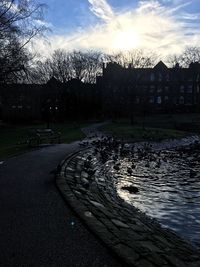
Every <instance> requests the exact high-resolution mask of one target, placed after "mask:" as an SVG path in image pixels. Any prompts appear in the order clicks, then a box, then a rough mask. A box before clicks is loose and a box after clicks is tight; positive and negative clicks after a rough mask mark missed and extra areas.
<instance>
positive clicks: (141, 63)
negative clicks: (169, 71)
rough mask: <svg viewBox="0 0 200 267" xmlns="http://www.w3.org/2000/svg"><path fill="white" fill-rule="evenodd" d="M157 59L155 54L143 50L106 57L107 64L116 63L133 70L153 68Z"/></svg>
mask: <svg viewBox="0 0 200 267" xmlns="http://www.w3.org/2000/svg"><path fill="white" fill-rule="evenodd" d="M158 58H159V56H158V55H157V54H156V53H155V52H153V51H150V50H143V49H134V50H131V51H126V52H120V53H117V54H111V55H107V61H108V62H116V63H118V64H119V65H121V66H123V67H128V66H129V65H131V66H132V67H134V68H148V67H153V66H154V65H155V63H156V62H157V61H158Z"/></svg>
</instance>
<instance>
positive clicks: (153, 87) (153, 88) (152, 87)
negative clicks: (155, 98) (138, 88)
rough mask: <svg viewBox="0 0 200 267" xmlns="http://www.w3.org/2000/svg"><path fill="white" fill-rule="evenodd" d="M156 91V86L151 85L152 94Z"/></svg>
mask: <svg viewBox="0 0 200 267" xmlns="http://www.w3.org/2000/svg"><path fill="white" fill-rule="evenodd" d="M154 90H155V86H154V85H151V86H150V93H153V92H154Z"/></svg>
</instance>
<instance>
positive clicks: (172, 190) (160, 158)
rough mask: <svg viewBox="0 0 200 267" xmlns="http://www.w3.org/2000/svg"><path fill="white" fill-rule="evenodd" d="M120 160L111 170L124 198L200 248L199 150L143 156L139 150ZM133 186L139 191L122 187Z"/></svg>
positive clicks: (151, 153)
mask: <svg viewBox="0 0 200 267" xmlns="http://www.w3.org/2000/svg"><path fill="white" fill-rule="evenodd" d="M119 163H120V170H118V171H116V170H114V169H113V168H110V171H111V172H112V175H114V177H115V179H114V181H115V186H116V188H117V191H118V194H119V195H120V197H121V198H123V199H125V200H126V201H127V202H129V203H130V204H132V205H134V206H135V207H137V208H139V209H140V210H142V211H143V212H145V213H147V214H148V215H150V216H151V217H154V218H156V219H157V220H158V221H159V222H160V223H161V224H162V225H163V226H165V227H168V228H171V229H173V230H174V231H176V232H177V233H179V234H180V235H182V237H184V238H186V239H188V240H190V241H191V242H192V243H193V244H194V245H196V246H198V247H200V164H199V163H200V158H199V151H191V150H189V149H188V150H187V149H186V150H183V151H182V150H177V151H175V150H174V151H170V150H168V151H167V150H166V151H162V152H155V151H154V152H149V153H146V155H145V156H143V158H142V159H141V157H139V156H138V154H137V153H135V154H134V155H132V157H125V158H123V159H121V160H119ZM133 165H134V166H133ZM129 168H131V169H132V172H131V171H130V170H129V171H128V169H129ZM129 185H130V186H131V185H132V186H136V187H137V188H138V189H139V192H138V193H136V194H130V193H129V192H128V191H126V190H122V187H123V186H129Z"/></svg>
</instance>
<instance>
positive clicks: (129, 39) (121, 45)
mask: <svg viewBox="0 0 200 267" xmlns="http://www.w3.org/2000/svg"><path fill="white" fill-rule="evenodd" d="M111 45H112V46H113V48H114V50H120V51H127V50H130V49H134V48H137V47H138V45H139V37H138V35H137V34H136V32H134V30H132V29H130V30H121V31H119V32H117V33H116V38H115V39H114V42H113V44H111Z"/></svg>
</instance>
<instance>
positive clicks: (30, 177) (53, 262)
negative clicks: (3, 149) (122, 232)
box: [0, 143, 121, 267]
mask: <svg viewBox="0 0 200 267" xmlns="http://www.w3.org/2000/svg"><path fill="white" fill-rule="evenodd" d="M78 149H80V148H79V145H78V143H74V144H70V145H64V144H62V145H55V146H49V147H44V148H42V149H40V150H36V151H32V152H30V153H26V154H23V155H20V156H17V157H13V158H10V159H7V160H5V161H4V162H3V163H2V164H1V165H0V216H1V219H0V266H2V267H32V266H34V267H40V266H42V267H45V266H48V267H53V266H56V267H57V266H60V267H62V266H63V267H64V266H69V267H73V266H77V267H78V266H94V267H96V266H99V267H100V266H101V267H102V266H105V267H106V266H107V267H110V266H116V267H120V266H121V265H120V263H119V262H118V260H117V259H116V258H115V257H114V256H113V255H112V254H111V253H110V251H108V250H107V249H106V248H105V246H104V244H102V243H101V242H100V241H99V240H98V239H97V238H96V237H95V236H94V235H93V234H91V232H90V231H89V230H88V228H86V227H85V225H84V224H83V223H82V222H81V221H80V219H79V218H78V217H77V216H76V215H75V213H74V212H73V211H72V210H71V208H69V206H67V204H66V202H65V201H64V200H63V198H62V196H61V195H60V193H59V191H58V190H57V188H56V186H55V177H54V174H53V173H54V172H52V171H53V170H54V169H55V168H56V166H57V165H58V164H59V163H60V161H61V160H63V158H65V157H66V155H67V154H69V153H71V152H74V151H76V150H78Z"/></svg>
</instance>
